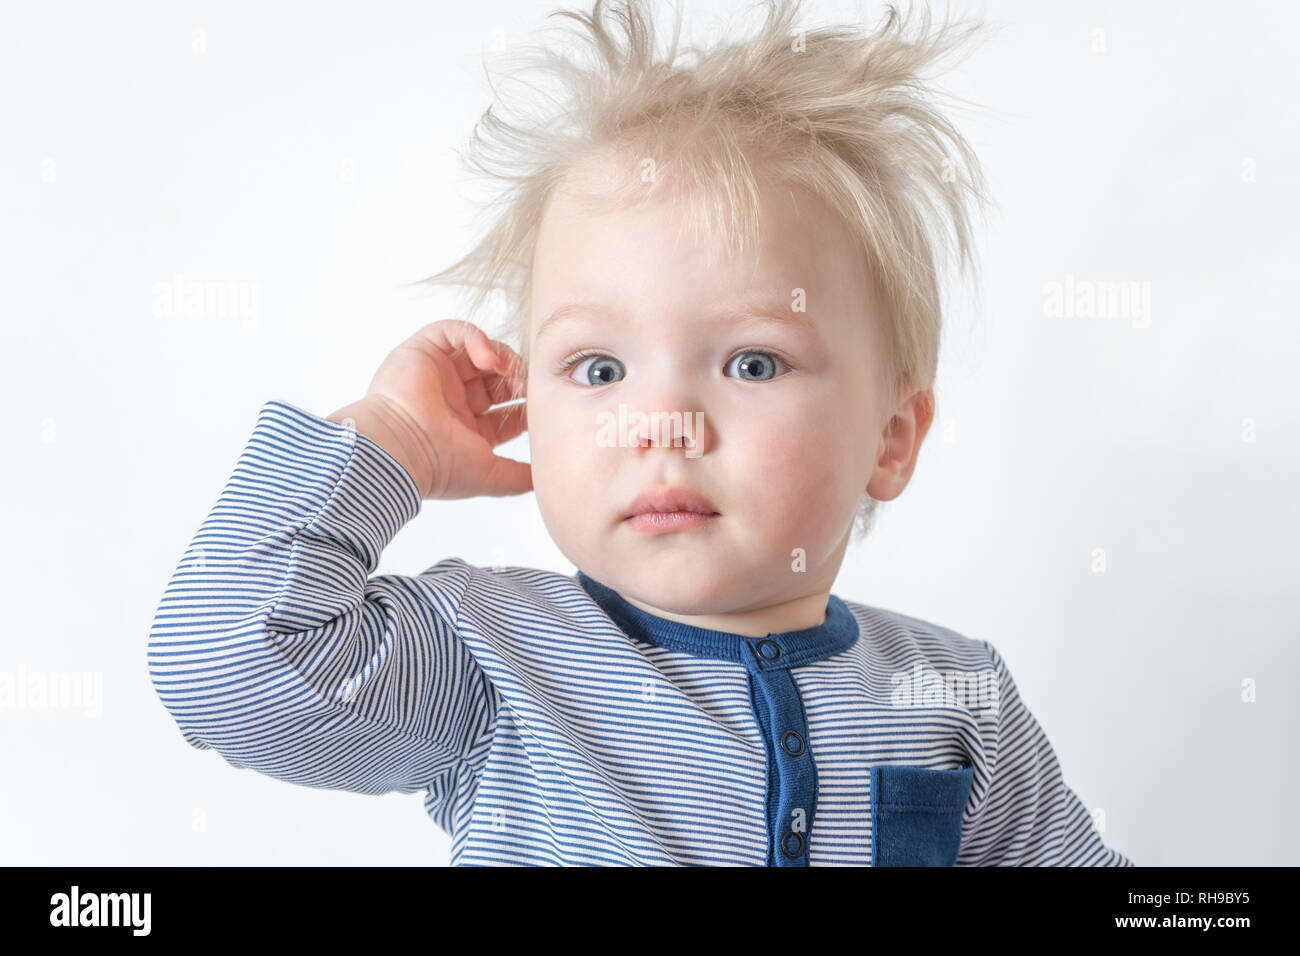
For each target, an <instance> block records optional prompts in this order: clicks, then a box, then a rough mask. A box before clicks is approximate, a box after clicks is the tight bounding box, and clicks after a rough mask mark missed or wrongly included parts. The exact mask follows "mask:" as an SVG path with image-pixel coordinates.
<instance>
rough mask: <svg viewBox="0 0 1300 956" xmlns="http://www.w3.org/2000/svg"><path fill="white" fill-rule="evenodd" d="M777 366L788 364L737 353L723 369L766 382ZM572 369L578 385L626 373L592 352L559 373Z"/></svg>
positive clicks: (613, 379) (607, 382) (609, 381)
mask: <svg viewBox="0 0 1300 956" xmlns="http://www.w3.org/2000/svg"><path fill="white" fill-rule="evenodd" d="M779 366H785V367H786V368H787V369H788V368H789V364H788V363H787V362H786V361H785V360H784V359H783V358H781V357H780V356H777V355H773V354H772V353H771V352H758V351H750V352H741V353H739V354H738V355H736V356H735V357H734V358H732V359H731V361H729V362H728V363H727V370H728V371H729V372H730V371H731V370H733V369H734V370H735V372H736V377H737V378H739V379H740V380H741V381H743V382H770V381H772V379H774V378H776V377H778V375H779V371H778V367H779ZM570 370H572V372H571V374H570V375H569V377H570V378H571V379H574V380H576V381H577V382H578V383H579V384H580V385H612V384H614V383H615V382H617V381H620V380H621V379H622V378H623V376H624V375H625V374H626V372H625V370H624V369H623V363H622V362H620V361H619V360H618V359H616V358H610V357H609V356H608V355H601V354H600V353H596V352H580V353H579V354H577V355H575V356H574V357H573V358H571V359H569V360H568V361H567V362H566V363H565V364H564V367H563V371H570Z"/></svg>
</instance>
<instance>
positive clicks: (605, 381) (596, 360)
mask: <svg viewBox="0 0 1300 956" xmlns="http://www.w3.org/2000/svg"><path fill="white" fill-rule="evenodd" d="M579 358H582V357H581V356H579ZM588 362H590V363H591V365H590V366H588V368H587V371H586V373H585V374H583V373H579V377H580V378H581V379H583V381H582V384H583V385H610V384H612V383H613V382H617V381H618V380H619V379H621V378H622V377H623V372H622V368H623V363H622V362H620V361H619V360H618V359H615V358H610V357H609V356H608V355H592V356H590V357H588V358H582V360H581V361H578V362H576V363H575V364H576V366H577V368H578V369H579V370H581V369H582V367H583V366H584V365H587V363H588ZM608 363H613V364H614V365H617V366H618V368H619V371H618V373H617V375H618V377H617V378H612V377H611V376H612V375H613V374H614V372H613V369H611V368H610V367H609V364H608ZM571 367H572V366H571ZM593 368H598V369H599V370H598V371H597V372H596V375H597V376H599V378H600V381H597V382H593V381H590V375H591V371H592V369H593ZM570 377H572V376H570Z"/></svg>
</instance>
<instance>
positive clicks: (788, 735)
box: [781, 730, 803, 757]
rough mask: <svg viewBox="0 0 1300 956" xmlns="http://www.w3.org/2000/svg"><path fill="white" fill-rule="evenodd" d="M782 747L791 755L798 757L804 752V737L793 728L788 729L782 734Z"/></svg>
mask: <svg viewBox="0 0 1300 956" xmlns="http://www.w3.org/2000/svg"><path fill="white" fill-rule="evenodd" d="M791 741H793V743H792V742H791ZM781 747H782V749H784V750H785V752H786V753H788V754H789V755H790V756H791V757H797V756H799V755H800V754H801V753H803V738H802V737H801V736H799V735H798V734H797V733H795V732H794V731H793V730H787V731H786V732H785V733H784V734H782V735H781Z"/></svg>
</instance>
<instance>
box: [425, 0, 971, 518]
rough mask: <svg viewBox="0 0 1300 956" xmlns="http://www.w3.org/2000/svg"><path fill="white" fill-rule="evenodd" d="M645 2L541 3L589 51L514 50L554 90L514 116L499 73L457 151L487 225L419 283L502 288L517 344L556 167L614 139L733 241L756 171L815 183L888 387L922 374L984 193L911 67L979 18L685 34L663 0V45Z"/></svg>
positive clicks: (639, 192) (528, 73)
mask: <svg viewBox="0 0 1300 956" xmlns="http://www.w3.org/2000/svg"><path fill="white" fill-rule="evenodd" d="M649 2H650V0H596V2H595V5H594V7H593V8H592V11H591V13H590V14H589V15H588V14H585V13H582V12H577V11H569V10H556V11H554V12H552V13H551V14H550V15H549V17H559V18H564V19H568V20H571V21H573V22H575V23H576V24H578V29H577V30H575V31H574V32H575V33H577V34H578V37H579V40H580V41H582V42H583V43H584V44H585V45H586V46H588V47H589V48H590V51H591V52H592V53H594V61H593V62H591V63H583V62H581V60H580V59H579V58H578V57H576V56H575V57H571V58H570V57H565V56H563V55H561V54H560V53H558V52H556V49H557V48H555V47H552V46H550V45H545V44H538V45H536V46H532V47H524V48H522V49H520V50H518V51H515V53H514V57H513V58H514V59H515V60H516V63H517V65H516V67H515V68H514V69H512V70H510V71H509V73H508V75H509V76H511V77H517V78H521V79H523V80H524V82H525V83H526V84H527V85H529V86H531V88H532V89H534V90H548V89H558V91H559V93H558V95H555V96H553V98H552V99H550V100H549V101H548V104H547V105H541V104H537V103H531V104H528V105H527V106H523V105H522V104H521V106H520V109H519V115H518V117H517V118H515V119H513V120H512V119H509V118H506V117H504V116H503V115H502V114H501V112H500V111H499V110H498V105H499V104H500V101H501V96H500V94H499V93H498V92H497V88H496V86H494V87H493V92H494V95H495V96H496V97H497V99H498V103H495V104H493V105H492V106H490V107H489V108H488V109H487V111H486V112H485V113H484V114H483V115H482V117H481V118H480V121H479V124H478V125H477V126H476V127H475V130H474V135H473V137H472V140H471V143H470V153H469V156H468V162H469V164H470V165H471V166H472V167H473V168H474V169H476V170H477V171H478V172H479V173H481V174H483V175H485V176H487V177H488V178H489V179H492V180H495V181H496V182H498V183H499V184H500V185H501V187H502V188H501V192H500V193H499V195H498V197H497V199H496V200H495V203H494V204H493V205H495V206H496V210H495V216H494V220H493V222H492V225H491V227H490V228H489V229H488V231H487V232H486V233H485V234H484V236H483V237H482V239H481V240H480V241H479V242H478V244H477V245H476V246H475V247H474V248H473V249H472V250H471V251H470V252H469V253H468V254H467V255H465V256H464V257H463V258H462V259H460V260H459V261H458V262H456V263H454V264H453V265H451V266H450V267H448V268H447V269H444V270H443V271H442V272H439V273H437V274H435V275H432V276H429V277H428V278H425V279H421V280H418V282H417V283H413V284H429V285H456V286H468V287H470V288H472V289H473V299H472V302H471V304H470V311H471V313H477V312H478V311H479V310H480V309H481V308H482V307H483V305H484V303H485V302H486V300H487V299H488V298H489V297H490V296H497V297H503V298H504V304H505V306H506V309H507V315H506V317H505V324H504V328H503V329H502V330H501V331H500V332H499V333H497V334H498V335H499V336H500V337H501V338H503V339H504V340H505V341H507V342H510V343H511V344H513V345H515V347H516V348H517V350H518V351H519V352H520V354H521V355H522V356H523V358H524V360H525V362H527V360H528V347H529V335H528V332H529V329H528V320H529V308H530V295H531V288H530V286H531V266H532V253H533V248H534V245H535V241H536V235H537V227H538V224H539V222H540V221H541V219H542V213H543V212H544V210H545V208H546V205H547V202H548V200H549V199H550V197H551V196H552V194H553V192H554V190H555V189H556V187H557V185H558V184H559V183H560V182H561V181H563V180H564V179H565V178H566V176H567V175H568V173H569V172H570V171H572V170H574V169H575V168H576V167H577V166H578V165H580V164H581V163H582V162H583V161H584V160H585V159H587V158H590V157H591V156H593V155H595V154H597V153H599V152H602V151H604V150H606V149H609V148H611V147H613V148H617V149H619V150H621V151H624V152H623V155H627V156H633V157H647V158H649V159H651V160H652V161H653V164H654V166H653V168H654V169H656V170H661V171H664V172H671V173H675V174H676V175H675V176H674V177H673V178H674V180H675V181H677V182H681V183H685V184H687V185H688V186H689V187H692V188H689V189H687V190H686V192H687V194H688V195H689V197H690V199H691V202H690V203H689V204H688V208H687V210H686V218H687V222H688V223H690V224H691V226H692V228H694V229H695V230H696V231H697V232H698V230H699V227H700V226H701V224H702V225H703V226H704V228H705V229H706V230H708V231H710V232H711V233H713V234H715V235H721V236H722V237H723V238H724V239H725V241H726V242H727V243H728V244H729V245H730V247H731V248H733V249H736V250H738V251H743V250H744V248H745V247H746V246H747V245H752V244H756V243H757V240H758V221H759V199H758V191H759V183H760V180H761V178H763V177H768V176H771V177H774V178H775V179H776V180H778V181H783V182H786V183H789V184H792V185H797V186H801V187H803V188H805V189H807V190H808V191H810V192H811V193H812V194H814V195H815V196H817V197H819V198H820V199H822V200H823V201H824V202H825V203H826V205H827V206H828V207H829V208H830V209H831V210H832V211H833V212H835V213H837V214H838V215H839V216H840V217H841V219H842V220H843V222H844V225H845V226H846V227H847V229H848V231H849V233H850V235H851V236H853V237H854V239H855V240H856V242H857V244H858V245H859V247H860V250H861V254H862V255H863V257H864V265H865V268H867V269H868V270H869V274H870V275H872V276H874V277H875V278H876V287H877V289H878V291H879V293H880V294H881V296H882V300H883V302H884V304H885V307H886V313H887V314H886V315H885V316H884V319H885V328H884V329H883V332H884V333H885V339H886V341H887V343H888V350H889V351H888V356H887V359H886V362H885V365H886V373H887V382H886V383H884V387H886V388H887V389H888V394H889V395H890V396H891V397H894V398H895V399H897V398H901V397H905V395H906V394H908V393H904V392H903V391H902V389H904V388H907V387H908V386H910V387H911V388H912V389H917V388H929V387H931V386H932V385H933V382H934V377H935V371H936V367H937V364H938V351H939V338H940V329H941V321H940V319H941V315H940V312H941V305H940V273H941V271H942V270H943V268H944V267H945V265H946V264H947V258H948V253H949V252H950V251H952V248H953V247H955V251H956V256H957V262H958V265H959V267H960V268H962V269H967V270H969V272H970V273H971V275H972V276H973V275H974V272H975V269H974V266H973V254H972V243H971V227H970V218H969V213H968V209H967V206H968V202H969V200H971V199H975V200H977V201H979V202H980V203H983V202H985V201H986V191H985V188H984V181H983V176H982V173H981V171H980V167H979V162H978V160H977V158H976V157H975V155H974V153H973V151H972V150H971V148H970V146H969V145H968V144H967V143H966V141H965V140H964V139H963V138H962V137H961V135H960V134H959V133H958V132H957V130H956V129H955V128H954V127H953V126H952V124H951V123H950V122H949V121H948V120H947V119H946V118H945V117H944V115H943V114H942V113H941V112H940V111H939V110H938V109H937V108H936V106H935V105H933V103H932V102H931V101H932V99H933V97H934V91H932V90H931V89H929V88H928V87H927V86H926V84H925V83H924V82H923V80H924V74H923V71H925V70H927V69H928V68H931V67H933V66H935V65H936V64H937V62H938V61H939V60H940V59H941V58H943V57H944V56H945V55H946V54H947V53H948V52H949V51H951V50H954V49H957V48H959V47H960V46H961V45H962V44H963V41H964V40H965V39H966V38H967V37H969V36H970V35H972V34H974V33H975V32H977V31H978V30H980V29H981V28H982V26H983V24H981V23H978V22H975V23H961V22H952V21H949V20H948V19H946V18H945V21H944V22H943V24H942V25H941V26H940V27H939V28H938V29H937V30H932V29H931V23H930V15H929V12H928V10H926V9H925V8H924V7H922V17H921V23H920V28H919V30H917V35H916V36H915V37H912V36H910V35H909V33H910V29H909V28H910V26H911V20H912V10H911V9H910V8H909V9H908V10H907V11H906V12H905V13H903V14H900V13H899V11H898V10H897V9H896V8H895V7H894V6H892V5H889V6H887V7H886V8H885V15H884V17H883V22H882V23H881V24H880V26H879V27H878V28H877V29H876V30H875V31H874V32H872V33H864V32H862V31H860V30H857V29H855V28H853V27H849V26H827V27H820V28H814V29H802V28H800V27H798V26H797V25H796V23H795V20H796V17H797V16H798V15H799V13H800V12H801V8H802V2H803V0H764V4H765V5H766V7H767V17H766V21H765V22H764V24H763V25H762V27H761V28H760V29H759V31H758V32H757V34H756V35H754V36H751V37H747V38H742V39H734V40H726V41H722V42H718V43H713V44H710V45H707V46H687V47H681V48H680V49H679V36H680V32H681V21H682V16H681V9H680V5H679V3H677V2H675V3H674V7H673V9H674V14H675V17H674V23H673V27H672V40H671V43H670V44H669V47H668V50H667V51H666V52H665V53H663V54H662V55H661V54H660V53H659V52H658V47H659V43H658V40H657V37H656V34H655V29H654V24H653V21H652V18H651V16H650V15H649V13H648V11H647V7H648V5H649ZM549 17H548V19H549ZM489 81H491V76H490V75H489ZM465 158H466V157H464V156H462V160H464V159H465ZM633 168H636V167H633ZM651 178H652V179H653V178H654V177H653V176H652V177H651ZM642 180H643V177H642V176H638V175H631V176H628V177H627V181H626V183H625V185H624V186H623V188H621V189H618V188H616V189H615V190H614V191H613V197H614V201H616V202H627V203H631V202H634V201H636V200H638V199H641V200H644V199H645V198H646V191H647V186H646V184H645V182H643V181H642ZM878 504H879V502H877V501H876V500H875V499H872V498H871V497H870V496H869V495H865V494H864V495H863V498H862V499H861V501H860V503H859V507H858V510H857V515H856V520H855V525H856V531H855V535H854V540H857V539H859V538H861V537H862V536H864V535H865V534H866V533H867V531H868V530H869V528H870V526H871V524H872V519H873V516H874V514H875V511H876V506H877V505H878Z"/></svg>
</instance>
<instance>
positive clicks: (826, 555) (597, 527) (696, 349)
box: [527, 165, 893, 615]
mask: <svg viewBox="0 0 1300 956" xmlns="http://www.w3.org/2000/svg"><path fill="white" fill-rule="evenodd" d="M593 172H594V173H596V174H597V175H599V174H602V173H603V175H606V176H608V175H611V174H613V173H614V172H616V170H613V169H612V167H604V168H602V167H600V166H598V165H596V166H591V167H588V169H587V171H585V172H582V173H579V174H577V175H575V176H574V177H573V179H571V180H570V181H571V182H573V183H575V184H577V185H579V186H581V187H584V188H596V186H595V184H596V183H597V182H598V180H597V179H593V178H592V174H593ZM668 193H669V190H668V189H661V190H660V196H667V194H668ZM790 193H791V190H790V189H789V188H787V187H765V190H764V192H763V194H762V200H763V204H762V240H761V242H760V247H759V248H758V249H747V250H746V253H745V255H744V256H743V257H736V256H734V255H732V254H731V253H729V252H727V251H724V250H723V248H722V246H721V245H712V246H696V245H695V244H694V243H693V242H692V236H691V233H690V232H689V230H686V229H682V231H681V232H680V234H679V222H680V220H679V219H678V218H677V216H676V215H675V214H674V209H673V207H672V204H671V202H670V201H669V200H667V199H663V198H655V199H652V200H651V202H650V203H647V204H646V205H645V206H643V207H642V208H640V209H631V208H623V209H618V210H617V211H611V212H593V211H590V210H588V209H586V208H584V207H582V206H580V205H579V204H578V203H576V202H575V201H574V200H573V199H572V198H571V197H570V196H569V195H566V194H565V193H564V192H563V191H561V192H559V193H557V195H556V196H555V198H554V199H553V200H552V202H551V204H550V206H549V207H548V209H547V211H546V213H545V215H544V217H543V220H542V222H541V224H540V226H539V235H538V241H537V246H536V250H535V255H534V262H533V274H532V289H533V295H532V301H531V307H530V308H531V311H530V327H529V332H528V334H529V356H528V372H527V397H528V431H529V451H530V454H531V460H532V474H533V488H534V491H535V493H536V496H537V502H538V506H539V507H540V509H541V513H542V519H543V521H544V522H545V524H546V527H547V530H548V531H549V533H550V534H551V536H552V538H553V539H554V540H555V542H556V544H557V546H558V547H559V548H560V550H561V551H562V552H563V553H564V555H565V556H566V557H567V558H568V559H569V560H570V561H571V562H572V563H573V564H574V566H575V567H577V568H579V569H580V570H582V571H585V572H586V573H587V574H588V575H590V576H591V577H593V578H595V579H596V580H598V581H600V582H602V583H604V584H607V585H609V586H610V587H612V588H614V589H615V590H616V591H619V592H620V593H622V594H624V595H625V596H630V597H632V598H635V599H638V600H640V601H642V602H643V603H645V604H649V605H652V606H654V607H656V608H660V609H663V610H666V611H671V612H674V613H677V614H687V615H689V614H715V613H725V612H730V611H741V610H752V609H757V608H762V607H767V606H770V605H772V604H774V603H776V602H779V601H782V600H793V599H795V598H798V597H803V596H807V595H810V594H815V593H816V592H817V591H818V590H821V591H826V590H829V589H830V587H831V584H832V582H833V581H834V578H835V575H836V573H837V572H838V570H839V566H840V562H841V559H842V557H843V554H844V550H845V548H846V546H847V543H848V539H849V534H850V532H851V530H852V525H853V518H854V512H855V507H856V505H857V503H858V501H859V498H860V496H861V495H862V493H863V492H864V491H865V490H867V488H868V487H869V481H870V480H871V478H872V474H873V468H874V467H875V464H876V460H877V457H878V456H879V454H880V452H881V449H882V445H881V428H882V424H883V423H884V422H885V421H887V420H888V412H890V411H892V406H891V407H888V408H887V407H886V398H887V397H888V398H889V399H891V400H892V398H893V396H892V395H889V396H886V394H885V392H886V389H885V388H884V387H883V381H884V380H883V378H882V376H883V374H884V372H883V359H884V351H883V350H884V342H883V341H882V338H881V336H882V332H881V317H880V315H879V314H876V312H875V310H876V309H878V308H879V306H878V304H877V302H876V299H875V296H874V288H873V285H874V284H873V283H871V282H870V281H869V279H868V277H867V276H866V275H865V274H864V268H863V261H862V259H861V258H860V257H859V256H858V255H856V254H854V253H853V252H851V251H850V242H849V238H848V235H847V233H846V232H845V231H844V230H843V228H842V226H841V225H840V224H839V223H838V221H837V220H836V219H835V218H834V216H833V215H832V214H831V213H830V211H829V210H827V209H825V208H823V207H822V206H821V205H820V204H819V203H818V201H817V200H816V199H815V198H814V197H812V196H811V195H810V194H807V193H804V192H800V191H796V192H795V193H794V196H795V197H796V199H797V208H796V205H795V199H792V198H791V195H790ZM710 255H712V261H710ZM799 290H802V292H800V291H799ZM559 309H564V310H565V311H564V313H563V314H562V316H561V317H560V318H558V319H555V320H554V321H551V322H547V321H546V320H547V319H548V317H550V316H551V315H552V313H554V312H556V310H559ZM801 310H804V311H801ZM769 316H773V317H775V318H774V319H773V318H769ZM578 353H587V354H586V355H584V356H582V357H579V358H577V359H576V362H574V363H573V364H570V363H571V361H572V360H573V359H574V358H575V356H577V354H578ZM566 365H567V366H568V367H567V368H565V367H564V366H566ZM620 406H624V410H623V415H622V418H620ZM652 412H659V413H660V414H661V416H662V421H663V422H664V424H663V425H661V426H660V428H659V429H651V428H650V427H649V426H648V425H647V426H646V429H645V430H643V431H641V432H639V433H638V432H636V431H635V430H632V431H630V433H628V434H623V435H620V434H619V433H618V422H620V421H624V422H631V421H632V420H633V416H634V415H635V414H636V413H642V414H644V415H645V416H646V418H647V419H649V417H650V413H652ZM674 412H675V413H678V416H677V417H678V421H680V422H681V424H682V426H683V428H686V429H692V428H694V427H695V425H696V423H697V422H702V429H701V430H700V432H699V433H698V434H695V436H694V437H695V443H694V446H693V447H690V446H688V444H687V443H684V442H683V441H682V440H681V439H680V438H679V439H678V440H677V443H676V444H675V445H674V444H672V441H673V438H674V433H673V432H672V431H671V428H672V426H671V425H669V424H668V422H669V421H670V419H669V418H668V416H669V415H670V414H671V413H674ZM629 427H630V426H629ZM677 434H680V432H678V433H677ZM686 434H688V435H690V434H692V433H691V432H690V431H687V432H686ZM638 439H639V441H638ZM672 487H681V488H686V489H689V490H691V491H694V492H696V493H698V494H700V495H703V496H704V498H706V499H707V500H708V502H709V503H710V504H711V505H712V507H713V510H714V511H716V512H718V514H717V516H716V517H713V518H710V519H708V520H707V521H704V522H702V523H697V524H695V525H694V526H690V527H681V528H679V529H677V530H667V531H659V532H658V533H653V532H651V531H647V530H645V529H644V528H642V527H638V526H637V524H636V523H635V522H630V521H628V520H627V516H628V513H629V510H630V506H631V505H632V503H633V500H634V499H635V498H636V497H637V496H638V495H640V494H641V493H642V492H645V491H647V490H651V489H664V488H672ZM873 494H874V489H873ZM886 497H888V496H887V495H886ZM801 555H802V559H801V560H800V556H801ZM800 567H802V568H804V569H805V570H802V571H800V570H796V569H797V568H800Z"/></svg>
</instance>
